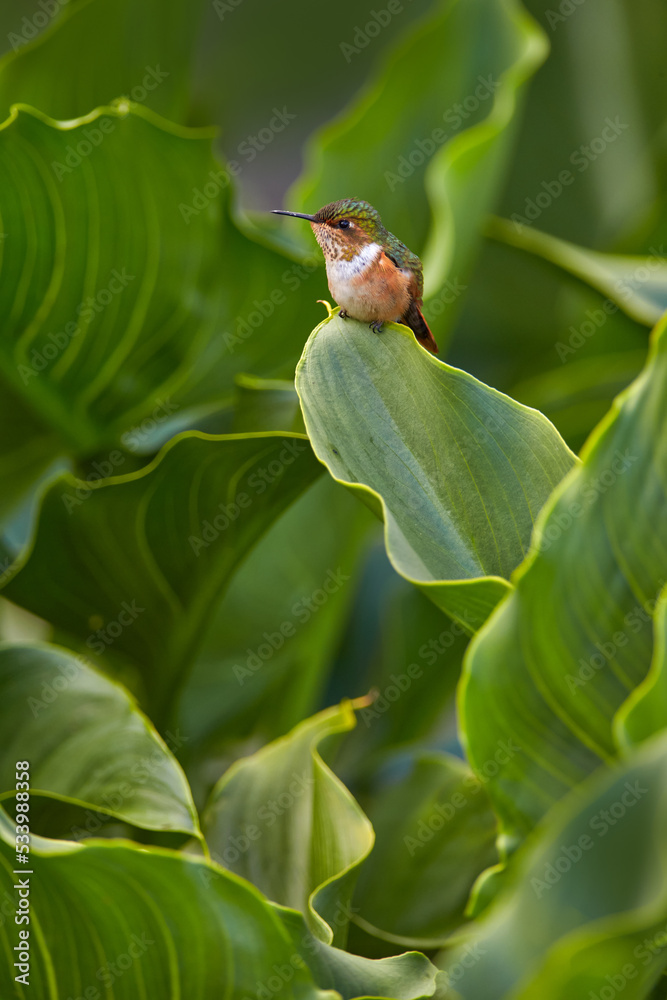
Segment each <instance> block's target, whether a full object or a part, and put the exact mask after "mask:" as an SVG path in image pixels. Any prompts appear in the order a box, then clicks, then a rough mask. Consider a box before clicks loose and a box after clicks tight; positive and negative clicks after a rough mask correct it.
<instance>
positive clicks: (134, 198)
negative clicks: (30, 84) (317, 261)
mask: <svg viewBox="0 0 667 1000" xmlns="http://www.w3.org/2000/svg"><path fill="white" fill-rule="evenodd" d="M210 138H211V133H210V132H206V133H204V132H202V131H193V130H184V129H180V128H177V127H176V126H173V125H170V124H169V123H167V122H165V121H163V120H162V119H158V118H156V116H155V115H153V114H151V113H150V112H148V111H147V110H145V109H143V108H141V107H139V106H137V105H130V104H128V103H126V102H125V103H123V102H120V103H118V104H117V105H115V106H114V107H107V108H101V109H99V110H98V111H96V112H93V113H92V114H90V115H89V116H88V117H87V118H85V119H78V120H76V121H73V122H66V123H57V122H54V121H52V120H50V119H46V118H44V116H43V115H41V114H40V113H39V112H36V111H33V110H30V109H28V108H19V109H15V111H14V113H13V114H12V116H11V118H10V119H9V120H8V121H7V122H6V123H5V124H4V126H2V128H0V219H1V225H2V227H3V228H4V229H5V230H6V232H7V234H8V236H7V239H6V240H5V241H4V242H3V243H0V253H2V257H1V258H0V311H1V312H2V315H3V316H4V317H5V322H4V323H3V328H2V332H1V334H0V374H1V375H2V377H3V378H4V379H5V380H6V381H7V383H9V384H10V385H11V386H12V387H13V390H14V392H15V393H16V394H17V395H18V396H19V397H20V398H22V399H25V400H26V401H27V403H28V404H29V406H30V408H32V409H33V410H34V411H35V412H36V413H37V414H39V415H40V417H41V418H42V420H43V421H44V423H45V424H46V426H47V427H50V428H53V429H54V430H56V431H57V432H58V433H59V436H60V438H61V440H62V441H63V444H64V445H65V446H66V447H67V449H68V450H70V451H73V452H74V454H76V455H95V454H96V453H99V452H100V451H103V450H104V449H105V448H109V447H112V446H115V445H117V444H118V442H119V441H123V443H125V444H126V445H127V447H128V448H129V449H130V450H136V449H137V448H138V447H140V445H141V443H142V441H143V440H144V439H145V437H146V434H145V432H144V431H142V429H141V424H142V421H143V420H144V419H146V418H151V419H154V420H157V422H158V423H160V424H164V423H165V422H166V421H167V420H168V419H169V418H170V417H171V418H173V415H174V414H177V415H178V416H179V418H181V419H182V417H183V414H186V413H187V412H188V411H190V410H192V411H193V412H194V413H196V414H202V413H204V414H205V413H208V412H210V411H211V410H216V409H220V408H221V407H223V406H229V405H230V403H231V399H232V392H233V385H234V377H235V375H236V374H237V373H238V372H240V371H247V370H251V371H254V372H255V373H257V374H261V373H268V374H271V373H275V372H279V370H280V369H281V367H282V368H287V370H289V369H290V365H291V362H292V361H295V360H296V357H297V355H298V353H299V351H300V349H301V345H302V340H301V336H300V334H299V333H298V331H299V329H303V328H304V326H303V325H302V324H303V322H304V320H305V319H306V317H307V321H309V322H315V319H316V317H317V313H318V309H319V307H317V306H316V305H315V304H314V303H312V302H311V301H310V298H309V296H308V287H309V286H308V284H307V283H308V281H309V278H310V276H309V275H308V274H307V273H306V272H305V271H303V269H301V271H299V266H298V265H296V264H293V263H291V262H290V261H289V260H288V259H287V258H285V257H283V256H282V255H280V254H278V253H276V252H274V251H272V250H268V249H267V248H265V247H263V246H261V245H260V244H258V243H255V242H253V241H252V240H251V239H249V238H248V237H247V236H245V235H243V234H242V233H241V232H240V230H239V229H238V228H237V227H236V225H235V224H234V222H233V221H232V220H231V217H230V182H231V175H230V174H229V172H228V171H227V170H225V169H224V168H223V167H222V166H221V165H220V164H219V163H217V162H216V161H215V159H214V158H213V156H212V155H211V149H210ZM77 150H78V152H77ZM204 189H206V190H207V191H208V192H209V194H208V195H206V194H204V193H203V191H204ZM197 192H199V194H197ZM37 234H39V238H37ZM300 275H302V276H300ZM314 297H315V296H314V295H313V298H314ZM265 324H266V325H265ZM260 328H261V329H260ZM290 374H291V372H290ZM124 461H125V460H124V459H123V456H122V453H121V454H119V455H117V456H116V462H117V467H116V468H115V472H116V473H117V472H119V471H125V469H123V468H119V467H118V466H122V464H123V462H124ZM107 464H108V463H107ZM106 474H107V475H108V474H109V473H106Z"/></svg>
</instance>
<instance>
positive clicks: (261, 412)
mask: <svg viewBox="0 0 667 1000" xmlns="http://www.w3.org/2000/svg"><path fill="white" fill-rule="evenodd" d="M232 430H234V431H235V432H236V433H241V432H247V431H296V432H297V433H305V427H304V425H303V418H302V416H301V410H300V408H299V397H298V396H297V394H296V389H295V388H294V382H293V381H287V379H265V378H257V377H255V376H254V375H243V374H241V375H237V377H236V398H235V401H234V423H233V427H232Z"/></svg>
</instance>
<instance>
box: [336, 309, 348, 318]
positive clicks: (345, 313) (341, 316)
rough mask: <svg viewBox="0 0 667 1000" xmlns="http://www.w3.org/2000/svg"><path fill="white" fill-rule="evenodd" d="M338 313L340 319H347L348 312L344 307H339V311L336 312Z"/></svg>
mask: <svg viewBox="0 0 667 1000" xmlns="http://www.w3.org/2000/svg"><path fill="white" fill-rule="evenodd" d="M338 315H339V316H340V318H341V319H347V317H348V316H349V315H350V314H349V312H347V311H346V310H345V309H341V310H340V312H339V313H338Z"/></svg>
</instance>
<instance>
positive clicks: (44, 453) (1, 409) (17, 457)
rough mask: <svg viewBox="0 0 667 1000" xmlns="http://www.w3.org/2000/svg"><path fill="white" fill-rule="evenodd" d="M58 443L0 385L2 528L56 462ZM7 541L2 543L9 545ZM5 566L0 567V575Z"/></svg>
mask: <svg viewBox="0 0 667 1000" xmlns="http://www.w3.org/2000/svg"><path fill="white" fill-rule="evenodd" d="M60 448H61V444H60V442H59V440H58V435H57V434H55V433H54V432H53V431H52V430H51V429H50V428H49V427H48V426H47V425H46V424H45V423H44V422H43V421H41V420H39V419H38V418H37V417H36V416H35V414H34V413H32V412H31V410H30V408H29V407H28V406H27V405H26V403H25V402H23V401H22V400H21V398H20V396H19V395H18V394H17V393H15V392H14V391H13V390H11V389H8V388H7V387H4V386H3V389H2V392H1V393H0V482H2V492H1V493H0V525H2V526H3V528H4V527H5V526H6V525H8V523H10V522H11V521H12V520H13V519H15V518H16V517H20V515H21V511H22V510H23V509H24V507H25V506H27V505H29V504H30V502H31V500H32V498H33V493H34V490H35V486H36V484H37V483H38V482H39V481H40V479H41V478H42V477H44V476H47V475H48V473H49V471H50V470H51V469H53V467H54V464H55V463H57V461H58V456H59V449H60ZM11 541H12V540H11V539H7V540H6V542H7V543H8V544H11ZM4 569H6V566H1V565H0V576H1V575H2V572H3V571H4Z"/></svg>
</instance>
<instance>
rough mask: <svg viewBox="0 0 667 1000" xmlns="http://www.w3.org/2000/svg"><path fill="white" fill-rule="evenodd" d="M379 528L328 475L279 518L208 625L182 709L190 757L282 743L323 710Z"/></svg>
mask: <svg viewBox="0 0 667 1000" xmlns="http://www.w3.org/2000/svg"><path fill="white" fill-rule="evenodd" d="M373 527H375V522H374V519H373V518H372V516H371V515H370V513H369V512H368V511H366V510H365V509H364V508H363V507H362V506H361V505H360V504H358V503H357V502H356V500H355V499H354V497H351V496H350V495H349V493H348V492H347V490H344V489H342V488H341V487H340V486H339V485H338V484H337V483H334V482H333V480H332V479H331V478H330V477H329V476H322V477H321V478H320V479H318V481H317V482H316V483H315V484H314V485H313V486H312V487H310V488H309V489H307V490H306V492H305V493H304V494H303V496H301V497H299V499H298V500H297V501H296V502H295V503H294V504H293V505H292V506H291V507H290V508H289V510H287V511H286V512H285V513H284V514H283V515H282V516H281V517H280V518H278V520H277V521H276V522H275V524H274V525H273V526H272V527H271V528H270V530H269V531H268V532H267V534H266V536H265V537H264V538H263V539H262V542H261V544H260V545H258V546H257V547H256V548H255V549H254V550H253V551H252V552H251V553H250V554H249V556H248V558H247V559H246V560H245V561H244V563H243V565H242V566H241V567H240V568H239V570H238V572H237V573H236V574H235V575H234V578H233V580H232V583H231V585H230V586H229V588H228V590H227V592H226V593H225V595H224V597H223V599H222V601H221V602H220V605H219V606H218V607H217V608H216V610H215V613H214V616H213V618H212V621H211V622H210V624H209V628H208V633H207V636H206V639H205V641H204V643H203V646H202V649H201V651H200V652H199V654H198V656H197V661H196V663H195V666H194V669H193V673H192V677H191V678H190V680H189V681H188V684H187V687H186V688H185V689H184V691H183V696H182V700H181V711H180V718H181V720H182V724H183V728H184V730H185V732H187V733H188V734H189V735H191V737H192V744H189V745H188V748H190V747H191V746H192V745H193V744H194V743H195V742H203V743H205V744H206V745H208V746H209V747H210V746H212V745H219V744H223V745H224V744H226V743H228V742H229V741H230V740H232V739H234V738H236V739H238V738H240V737H243V736H246V735H250V734H256V733H259V734H261V736H262V738H263V739H275V738H276V737H277V736H282V735H283V734H284V733H285V732H287V731H288V730H289V729H291V728H292V727H293V726H295V725H296V724H297V723H298V722H299V721H300V720H301V719H303V718H305V717H307V716H309V715H312V714H313V712H315V711H317V709H318V708H319V707H320V705H321V697H322V693H323V689H324V687H325V684H326V680H327V676H328V673H329V671H330V669H331V667H332V660H333V658H334V656H335V654H336V650H337V646H338V643H339V640H340V632H341V629H342V628H343V625H344V623H345V621H346V618H347V615H348V613H349V609H350V605H351V603H352V601H353V600H354V598H355V594H356V591H357V585H358V581H357V574H356V572H355V570H356V567H357V564H358V562H359V557H360V554H361V548H362V546H363V545H364V541H365V539H366V538H367V536H368V531H369V528H373ZM304 539H307V540H308V542H307V544H304ZM358 693H359V694H363V693H365V691H362V690H360V691H359V692H358Z"/></svg>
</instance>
